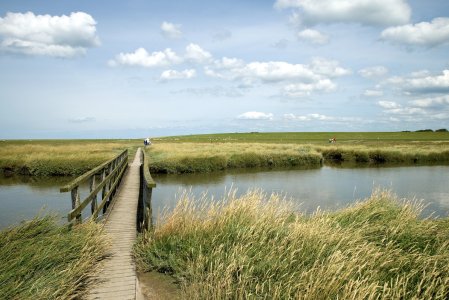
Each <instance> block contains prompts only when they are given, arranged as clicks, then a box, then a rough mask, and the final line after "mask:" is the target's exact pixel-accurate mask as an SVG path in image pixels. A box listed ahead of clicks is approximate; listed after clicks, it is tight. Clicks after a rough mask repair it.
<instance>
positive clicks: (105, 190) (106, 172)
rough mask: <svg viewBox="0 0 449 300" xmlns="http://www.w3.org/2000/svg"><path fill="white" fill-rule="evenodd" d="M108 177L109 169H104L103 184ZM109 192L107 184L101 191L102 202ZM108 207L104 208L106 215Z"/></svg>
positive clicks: (102, 174)
mask: <svg viewBox="0 0 449 300" xmlns="http://www.w3.org/2000/svg"><path fill="white" fill-rule="evenodd" d="M107 175H108V170H107V168H106V167H105V168H104V169H103V172H102V173H101V182H103V181H104V180H105V178H106V176H107ZM107 192H108V191H107V184H105V185H104V186H103V190H102V191H101V201H103V199H104V197H105V196H106V193H107ZM106 208H107V207H106V205H105V206H103V214H104V213H106Z"/></svg>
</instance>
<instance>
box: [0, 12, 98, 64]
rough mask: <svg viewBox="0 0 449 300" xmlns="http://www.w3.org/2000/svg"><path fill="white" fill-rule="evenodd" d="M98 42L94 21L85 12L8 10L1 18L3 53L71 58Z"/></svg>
mask: <svg viewBox="0 0 449 300" xmlns="http://www.w3.org/2000/svg"><path fill="white" fill-rule="evenodd" d="M99 44H100V40H99V38H98V36H97V33H96V22H95V20H94V18H92V16H90V15H89V14H86V13H84V12H73V13H71V14H70V15H69V16H66V15H62V16H51V15H35V14H34V13H32V12H27V13H11V12H9V13H7V14H6V16H5V17H3V18H0V50H1V51H3V52H10V53H20V54H25V55H44V56H52V57H61V58H70V57H74V56H78V55H83V54H85V53H86V51H87V49H88V48H91V47H95V46H98V45H99Z"/></svg>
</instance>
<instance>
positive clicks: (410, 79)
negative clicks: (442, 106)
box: [387, 70, 449, 94]
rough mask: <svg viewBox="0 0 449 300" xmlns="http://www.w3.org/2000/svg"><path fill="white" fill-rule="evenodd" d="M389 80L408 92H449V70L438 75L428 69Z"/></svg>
mask: <svg viewBox="0 0 449 300" xmlns="http://www.w3.org/2000/svg"><path fill="white" fill-rule="evenodd" d="M387 82H388V83H389V84H391V85H393V86H396V87H397V88H399V89H401V90H403V91H404V92H405V93H407V94H427V93H429V94H432V93H433V94H438V93H449V70H443V72H442V74H438V75H432V74H430V73H429V72H427V71H420V72H414V73H412V74H410V75H409V76H406V77H400V76H395V77H391V78H389V79H388V81H387Z"/></svg>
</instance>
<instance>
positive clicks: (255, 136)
mask: <svg viewBox="0 0 449 300" xmlns="http://www.w3.org/2000/svg"><path fill="white" fill-rule="evenodd" d="M334 137H335V139H336V140H337V143H338V144H340V143H342V144H345V145H346V144H350V145H351V144H364V145H377V144H398V143H399V144H400V143H407V142H432V141H440V142H448V143H449V132H269V133H258V132H254V133H220V134H201V135H185V136H171V137H163V138H156V139H154V140H155V141H164V142H178V143H179V142H195V143H196V142H212V143H225V142H239V143H281V144H282V143H294V144H328V143H329V139H331V138H334Z"/></svg>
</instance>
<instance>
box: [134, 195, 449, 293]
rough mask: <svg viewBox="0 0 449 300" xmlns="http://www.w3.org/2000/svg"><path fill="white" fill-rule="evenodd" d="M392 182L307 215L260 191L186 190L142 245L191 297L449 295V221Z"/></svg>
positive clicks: (147, 261)
mask: <svg viewBox="0 0 449 300" xmlns="http://www.w3.org/2000/svg"><path fill="white" fill-rule="evenodd" d="M420 210H421V207H420V206H419V204H416V203H413V202H401V201H399V200H398V199H397V198H396V197H395V196H393V195H392V194H390V193H389V192H382V191H378V192H375V193H374V194H373V195H372V196H371V197H370V198H369V199H366V200H365V201H363V202H360V203H358V204H355V205H353V206H351V207H349V208H347V209H344V210H341V211H338V212H335V213H316V214H314V215H312V216H304V215H301V214H297V213H294V212H293V208H292V204H291V203H289V202H287V201H285V200H283V199H281V198H280V197H279V196H277V195H271V196H267V195H265V194H263V193H262V192H260V191H252V192H248V193H247V194H246V195H244V196H242V197H240V198H236V197H235V195H234V194H232V193H231V194H229V195H228V196H227V197H226V198H225V199H223V201H219V202H211V201H196V200H195V199H193V198H192V197H191V196H190V195H188V194H184V195H183V196H182V197H181V198H180V200H179V203H178V205H177V207H176V208H175V209H174V211H173V212H172V213H171V214H167V215H165V216H164V218H163V221H162V222H161V223H160V224H158V225H157V226H156V229H155V231H154V232H153V233H150V234H148V235H146V236H141V237H140V241H139V242H138V244H137V245H136V248H135V254H136V258H137V261H138V266H139V267H140V268H141V269H143V270H152V269H155V270H158V271H160V272H165V273H168V274H172V275H173V276H175V277H176V278H178V280H179V281H180V284H181V285H182V289H183V293H184V296H183V297H185V298H186V299H447V298H448V297H449V222H448V219H443V220H421V219H420V218H419V213H420Z"/></svg>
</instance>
